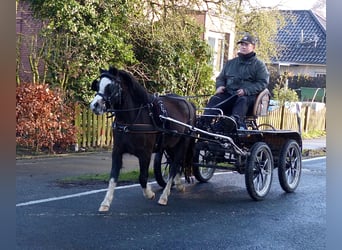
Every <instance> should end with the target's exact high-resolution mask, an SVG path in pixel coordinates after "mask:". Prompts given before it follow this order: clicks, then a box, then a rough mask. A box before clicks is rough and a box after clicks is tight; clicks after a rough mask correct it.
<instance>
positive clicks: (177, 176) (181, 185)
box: [175, 173, 185, 192]
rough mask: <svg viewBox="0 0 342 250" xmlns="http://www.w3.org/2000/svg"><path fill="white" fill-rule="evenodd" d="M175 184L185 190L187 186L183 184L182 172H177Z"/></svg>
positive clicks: (178, 188) (182, 190) (179, 189)
mask: <svg viewBox="0 0 342 250" xmlns="http://www.w3.org/2000/svg"><path fill="white" fill-rule="evenodd" d="M175 186H176V189H177V190H178V191H181V192H184V191H185V186H184V185H183V184H182V181H181V175H180V173H177V174H176V176H175Z"/></svg>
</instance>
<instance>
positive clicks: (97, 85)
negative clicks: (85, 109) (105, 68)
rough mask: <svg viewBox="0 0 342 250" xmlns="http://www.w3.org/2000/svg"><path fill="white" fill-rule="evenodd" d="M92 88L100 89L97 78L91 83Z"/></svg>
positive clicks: (94, 89)
mask: <svg viewBox="0 0 342 250" xmlns="http://www.w3.org/2000/svg"><path fill="white" fill-rule="evenodd" d="M91 90H93V91H96V92H97V91H99V81H98V80H97V79H95V80H94V81H93V83H92V84H91Z"/></svg>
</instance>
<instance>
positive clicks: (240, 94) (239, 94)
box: [236, 89, 245, 96]
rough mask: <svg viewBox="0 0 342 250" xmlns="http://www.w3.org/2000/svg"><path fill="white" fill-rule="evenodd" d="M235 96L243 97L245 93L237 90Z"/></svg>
mask: <svg viewBox="0 0 342 250" xmlns="http://www.w3.org/2000/svg"><path fill="white" fill-rule="evenodd" d="M236 94H237V95H238V96H243V95H245V91H243V89H238V90H237V91H236Z"/></svg>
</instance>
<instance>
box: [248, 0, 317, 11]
mask: <svg viewBox="0 0 342 250" xmlns="http://www.w3.org/2000/svg"><path fill="white" fill-rule="evenodd" d="M252 1H254V2H257V3H258V4H259V5H261V6H264V7H274V6H276V5H278V4H280V6H279V9H283V10H285V9H291V10H309V9H311V8H312V6H313V5H314V4H315V2H316V1H317V0H252Z"/></svg>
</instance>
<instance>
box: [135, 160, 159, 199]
mask: <svg viewBox="0 0 342 250" xmlns="http://www.w3.org/2000/svg"><path fill="white" fill-rule="evenodd" d="M150 160H151V156H150V157H139V166H140V174H139V183H140V186H141V188H142V191H143V195H144V197H145V198H147V199H150V200H153V199H154V197H155V196H156V195H155V193H154V192H153V191H152V189H151V186H150V185H149V184H148V183H147V181H148V168H149V165H150Z"/></svg>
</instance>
